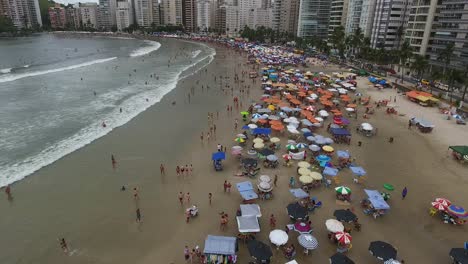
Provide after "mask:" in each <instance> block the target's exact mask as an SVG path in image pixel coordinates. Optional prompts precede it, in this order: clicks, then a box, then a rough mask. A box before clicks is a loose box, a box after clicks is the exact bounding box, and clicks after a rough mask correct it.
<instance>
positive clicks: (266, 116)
mask: <svg viewBox="0 0 468 264" xmlns="http://www.w3.org/2000/svg"><path fill="white" fill-rule="evenodd" d="M268 117H270V116H269V115H267V114H263V115H262V116H260V119H268Z"/></svg>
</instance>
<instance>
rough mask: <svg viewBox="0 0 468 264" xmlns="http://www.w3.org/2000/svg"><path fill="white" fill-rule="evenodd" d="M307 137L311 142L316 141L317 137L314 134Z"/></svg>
mask: <svg viewBox="0 0 468 264" xmlns="http://www.w3.org/2000/svg"><path fill="white" fill-rule="evenodd" d="M306 139H307V140H308V141H310V142H314V141H315V137H314V136H308V137H307V138H306Z"/></svg>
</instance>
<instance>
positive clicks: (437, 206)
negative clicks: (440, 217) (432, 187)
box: [431, 202, 447, 211]
mask: <svg viewBox="0 0 468 264" xmlns="http://www.w3.org/2000/svg"><path fill="white" fill-rule="evenodd" d="M431 205H432V207H434V208H435V209H437V210H439V211H445V210H447V206H445V205H444V204H442V203H439V202H432V203H431Z"/></svg>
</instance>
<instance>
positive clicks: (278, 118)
mask: <svg viewBox="0 0 468 264" xmlns="http://www.w3.org/2000/svg"><path fill="white" fill-rule="evenodd" d="M268 119H270V120H280V119H281V118H280V117H279V116H275V115H271V116H269V117H268Z"/></svg>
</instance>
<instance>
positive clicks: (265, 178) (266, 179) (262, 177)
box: [258, 175, 271, 182]
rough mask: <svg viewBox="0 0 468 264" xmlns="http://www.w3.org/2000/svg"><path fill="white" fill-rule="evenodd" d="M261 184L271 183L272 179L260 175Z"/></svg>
mask: <svg viewBox="0 0 468 264" xmlns="http://www.w3.org/2000/svg"><path fill="white" fill-rule="evenodd" d="M258 179H259V180H260V181H261V182H271V178H270V176H268V175H260V177H259V178H258Z"/></svg>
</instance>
